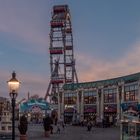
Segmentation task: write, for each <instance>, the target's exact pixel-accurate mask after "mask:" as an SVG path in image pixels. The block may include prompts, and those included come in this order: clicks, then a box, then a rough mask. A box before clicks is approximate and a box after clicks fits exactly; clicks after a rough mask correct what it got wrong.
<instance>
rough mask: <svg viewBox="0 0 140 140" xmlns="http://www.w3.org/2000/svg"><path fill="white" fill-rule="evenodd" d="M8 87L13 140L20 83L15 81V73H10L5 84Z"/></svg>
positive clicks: (13, 137) (13, 138) (13, 139)
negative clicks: (9, 77) (10, 75)
mask: <svg viewBox="0 0 140 140" xmlns="http://www.w3.org/2000/svg"><path fill="white" fill-rule="evenodd" d="M7 83H8V87H9V95H10V97H11V104H12V140H15V103H16V97H17V95H18V89H19V85H20V82H19V81H18V80H17V79H16V73H15V72H13V73H12V78H11V79H10V80H9V81H8V82H7Z"/></svg>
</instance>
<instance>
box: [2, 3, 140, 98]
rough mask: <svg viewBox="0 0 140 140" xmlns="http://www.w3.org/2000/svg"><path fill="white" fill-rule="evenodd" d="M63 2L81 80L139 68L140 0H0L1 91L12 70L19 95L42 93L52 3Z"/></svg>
mask: <svg viewBox="0 0 140 140" xmlns="http://www.w3.org/2000/svg"><path fill="white" fill-rule="evenodd" d="M59 4H68V6H69V8H70V12H71V18H72V19H71V21H72V29H73V39H74V42H73V43H74V51H75V54H74V55H75V58H76V69H77V74H78V78H79V81H80V82H84V81H96V80H101V79H108V78H114V77H118V76H122V75H128V74H132V73H136V72H140V8H139V5H140V1H138V0H133V1H132V0H123V1H122V0H117V1H113V0H88V1H86V0H10V1H9V0H3V1H2V0H1V1H0V60H1V66H0V68H1V69H0V94H1V96H5V97H6V96H7V97H8V96H9V95H8V88H7V83H6V81H7V80H9V79H10V78H11V73H12V71H13V70H15V71H16V73H17V78H18V79H19V80H20V81H21V88H20V91H19V93H20V94H19V98H22V97H24V96H26V97H27V93H28V92H30V94H31V95H34V94H39V95H40V96H43V97H44V96H45V93H46V90H47V87H48V83H49V80H50V65H49V33H50V24H49V22H50V20H51V11H52V7H53V6H54V5H59Z"/></svg>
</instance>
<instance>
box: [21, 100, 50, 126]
mask: <svg viewBox="0 0 140 140" xmlns="http://www.w3.org/2000/svg"><path fill="white" fill-rule="evenodd" d="M48 110H50V106H49V103H48V102H46V101H45V100H44V99H41V98H38V99H30V100H28V101H26V102H24V103H22V104H21V105H20V114H19V115H22V114H25V115H26V116H27V117H28V121H29V122H30V121H31V122H35V123H39V122H42V120H43V117H44V116H45V115H46V113H47V112H48Z"/></svg>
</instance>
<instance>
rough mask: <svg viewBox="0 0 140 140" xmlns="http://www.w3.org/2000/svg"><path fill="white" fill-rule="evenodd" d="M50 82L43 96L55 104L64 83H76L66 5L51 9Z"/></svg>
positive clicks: (68, 12) (70, 26) (68, 11)
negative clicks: (49, 98)
mask: <svg viewBox="0 0 140 140" xmlns="http://www.w3.org/2000/svg"><path fill="white" fill-rule="evenodd" d="M50 27H51V29H50V47H49V53H50V73H51V75H50V82H49V86H48V89H47V92H46V95H45V99H47V97H51V101H53V102H55V103H57V102H58V101H57V96H58V92H59V91H60V90H61V88H62V86H63V85H64V84H65V83H74V82H78V78H77V74H76V69H75V59H74V49H73V35H72V25H71V16H70V10H69V7H68V5H56V6H54V7H53V11H52V19H51V21H50Z"/></svg>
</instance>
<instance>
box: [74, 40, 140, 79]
mask: <svg viewBox="0 0 140 140" xmlns="http://www.w3.org/2000/svg"><path fill="white" fill-rule="evenodd" d="M139 56H140V42H137V43H136V44H134V45H133V46H132V47H131V48H130V49H129V50H127V52H125V53H124V55H123V56H121V57H120V58H118V59H117V60H115V61H110V62H109V61H106V60H102V59H96V58H94V56H89V55H88V54H85V53H84V54H81V53H79V54H78V55H77V61H76V62H77V68H78V76H79V81H96V80H102V79H109V78H115V77H119V76H124V75H129V74H132V73H136V72H140V63H139ZM78 61H79V63H78ZM80 62H82V63H80Z"/></svg>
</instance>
